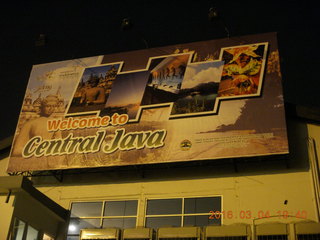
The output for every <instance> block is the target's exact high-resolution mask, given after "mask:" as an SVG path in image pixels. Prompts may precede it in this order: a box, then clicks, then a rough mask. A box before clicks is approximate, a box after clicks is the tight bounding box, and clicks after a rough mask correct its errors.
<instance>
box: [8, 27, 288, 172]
mask: <svg viewBox="0 0 320 240" xmlns="http://www.w3.org/2000/svg"><path fill="white" fill-rule="evenodd" d="M286 153H288V142H287V133H286V124H285V115H284V104H283V93H282V83H281V73H280V66H279V54H278V47H277V38H276V34H275V33H267V34H259V35H251V36H243V37H237V38H226V39H216V40H209V41H202V42H194V43H188V44H180V45H172V46H166V47H161V48H152V49H143V50H138V51H131V52H123V53H117V54H110V55H101V56H94V57H88V58H81V59H73V60H66V61H61V62H52V63H47V64H39V65H34V66H33V68H32V71H31V73H30V78H29V83H28V86H27V90H26V94H25V97H24V100H23V104H22V108H21V112H20V117H19V120H18V125H17V128H16V133H15V137H14V141H13V144H12V148H11V152H10V160H9V165H8V170H7V171H8V172H18V171H36V170H37V171H40V170H54V169H75V168H92V167H107V166H124V165H136V164H154V163H168V162H178V161H194V160H209V159H222V158H238V157H251V156H265V155H275V154H286Z"/></svg>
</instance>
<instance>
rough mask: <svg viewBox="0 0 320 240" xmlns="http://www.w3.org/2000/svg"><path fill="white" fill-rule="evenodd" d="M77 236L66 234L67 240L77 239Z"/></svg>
mask: <svg viewBox="0 0 320 240" xmlns="http://www.w3.org/2000/svg"><path fill="white" fill-rule="evenodd" d="M79 238H80V237H79V236H67V240H79Z"/></svg>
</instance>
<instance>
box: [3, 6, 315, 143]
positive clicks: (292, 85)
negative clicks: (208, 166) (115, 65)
mask: <svg viewBox="0 0 320 240" xmlns="http://www.w3.org/2000/svg"><path fill="white" fill-rule="evenodd" d="M211 7H214V8H216V9H217V10H218V13H219V14H220V18H219V19H215V21H209V19H208V12H209V9H210V8H211ZM318 10H319V7H315V6H314V5H313V2H312V1H283V2H282V1H274V2H267V1H263V2H259V1H257V2H256V4H254V3H253V2H252V1H250V2H249V1H235V2H232V1H202V0H199V1H195V0H194V1H173V0H171V1H166V0H165V1H154V0H150V1H84V2H81V1H63V2H59V1H41V2H40V1H39V2H38V1H10V2H6V3H2V5H1V14H0V24H1V31H0V34H1V37H0V46H1V55H0V69H1V88H0V89H1V90H0V91H1V92H0V94H1V95H0V96H1V101H0V104H1V114H0V116H1V131H0V140H1V139H4V138H6V137H9V136H11V135H13V133H14V131H15V127H16V124H17V121H18V116H19V112H20V108H21V105H22V100H23V97H24V93H25V90H26V86H27V83H28V78H29V75H30V71H31V68H32V65H34V64H40V63H47V62H54V61H62V60H69V59H74V58H81V57H90V56H96V55H103V54H110V53H117V52H124V51H131V50H138V49H145V48H154V47H160V46H166V45H173V44H179V43H189V42H195V41H204V40H210V39H219V38H225V37H227V35H228V33H229V34H230V36H231V37H237V36H242V35H250V34H258V33H267V32H277V33H278V43H279V51H280V57H281V70H282V74H283V76H282V77H283V86H284V98H285V102H286V103H289V104H294V105H305V106H316V107H320V97H319V93H318V92H319V89H320V79H319V66H318V65H319V60H318V56H319V46H318V44H319V42H320V41H319V40H320V39H319V37H318V35H320V34H319V29H320V28H319V27H320V26H319V22H320V21H319V19H318V16H316V13H317V14H318ZM124 18H130V19H131V21H132V23H133V25H132V28H130V29H127V30H124V29H122V28H121V23H122V20H123V19H124ZM41 34H44V35H45V43H44V44H42V43H41V41H38V40H39V36H40V35H41ZM40 40H41V39H40Z"/></svg>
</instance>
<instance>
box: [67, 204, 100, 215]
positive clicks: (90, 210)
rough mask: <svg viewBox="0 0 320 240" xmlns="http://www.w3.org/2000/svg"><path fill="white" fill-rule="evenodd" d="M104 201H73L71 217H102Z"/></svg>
mask: <svg viewBox="0 0 320 240" xmlns="http://www.w3.org/2000/svg"><path fill="white" fill-rule="evenodd" d="M101 211H102V202H79V203H72V206H71V217H100V216H101Z"/></svg>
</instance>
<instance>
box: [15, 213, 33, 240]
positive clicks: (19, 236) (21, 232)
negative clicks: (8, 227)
mask: <svg viewBox="0 0 320 240" xmlns="http://www.w3.org/2000/svg"><path fill="white" fill-rule="evenodd" d="M38 238H39V231H38V230H37V229H35V228H33V227H31V226H30V225H29V224H28V223H25V222H24V221H21V220H20V219H18V218H14V223H13V231H12V237H11V238H10V239H13V240H35V239H38Z"/></svg>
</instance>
